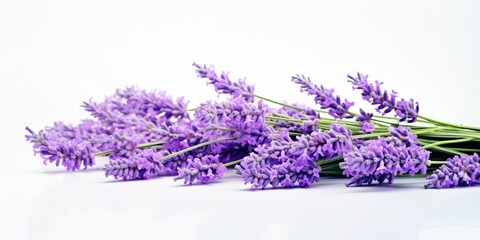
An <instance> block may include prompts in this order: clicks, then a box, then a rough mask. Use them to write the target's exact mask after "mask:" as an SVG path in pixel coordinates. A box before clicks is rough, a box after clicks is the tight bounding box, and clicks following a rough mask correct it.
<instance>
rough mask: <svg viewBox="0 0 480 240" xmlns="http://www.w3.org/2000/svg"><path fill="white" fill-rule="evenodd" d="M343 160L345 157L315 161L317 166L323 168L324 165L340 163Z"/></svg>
mask: <svg viewBox="0 0 480 240" xmlns="http://www.w3.org/2000/svg"><path fill="white" fill-rule="evenodd" d="M342 159H343V157H334V158H331V159H319V160H317V161H315V165H317V166H322V165H325V164H328V163H332V162H335V161H339V160H342Z"/></svg>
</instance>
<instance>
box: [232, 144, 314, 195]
mask: <svg viewBox="0 0 480 240" xmlns="http://www.w3.org/2000/svg"><path fill="white" fill-rule="evenodd" d="M247 158H248V160H247V161H244V162H242V163H241V164H240V165H237V166H235V172H236V173H237V174H238V175H241V176H242V178H243V181H244V183H245V184H247V183H249V184H252V188H257V189H258V188H261V189H264V188H266V187H267V186H269V185H271V186H272V187H273V188H277V187H284V188H289V187H295V186H299V187H309V186H310V185H311V184H312V183H315V182H318V180H319V179H320V175H319V173H320V170H321V168H320V167H319V166H316V165H315V162H314V161H312V160H311V159H310V158H307V159H305V158H303V157H299V158H297V159H291V158H290V159H288V161H285V162H282V163H280V164H276V165H273V166H270V165H269V164H267V161H265V159H264V158H263V157H261V156H259V155H258V154H255V153H252V154H251V155H250V156H248V157H246V159H247Z"/></svg>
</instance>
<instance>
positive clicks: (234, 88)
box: [193, 63, 255, 102]
mask: <svg viewBox="0 0 480 240" xmlns="http://www.w3.org/2000/svg"><path fill="white" fill-rule="evenodd" d="M193 66H194V67H196V68H197V70H196V72H197V75H198V77H200V78H206V79H207V83H208V84H212V85H213V86H214V87H215V91H216V92H217V93H218V94H229V95H231V96H232V97H242V98H243V99H245V100H246V101H247V102H253V99H254V91H255V88H254V86H253V85H248V84H246V83H245V79H239V80H238V81H237V82H233V81H232V80H230V78H229V77H228V73H226V72H222V74H220V76H218V75H217V73H216V72H215V69H214V67H213V65H212V66H210V67H208V66H207V65H203V66H202V65H200V64H198V63H193Z"/></svg>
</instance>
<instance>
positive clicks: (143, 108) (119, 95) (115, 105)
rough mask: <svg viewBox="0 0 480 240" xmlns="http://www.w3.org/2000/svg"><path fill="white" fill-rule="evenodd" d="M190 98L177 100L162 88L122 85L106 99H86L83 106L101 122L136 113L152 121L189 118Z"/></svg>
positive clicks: (107, 122)
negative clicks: (98, 100) (151, 88)
mask: <svg viewBox="0 0 480 240" xmlns="http://www.w3.org/2000/svg"><path fill="white" fill-rule="evenodd" d="M187 104H188V103H187V102H185V101H184V100H183V98H178V99H177V100H176V101H174V100H173V99H172V98H171V97H170V96H168V95H166V93H165V92H162V91H150V92H148V91H145V90H140V89H138V88H134V87H130V88H126V89H125V90H120V89H118V90H117V91H116V93H115V94H114V95H112V96H109V97H106V98H105V100H104V101H103V102H100V103H97V102H93V101H92V100H90V101H88V102H84V103H83V104H82V107H83V108H85V110H86V111H88V112H90V113H91V114H92V116H94V117H95V118H97V119H98V120H99V121H100V122H102V123H105V124H109V125H115V124H121V123H124V121H125V120H124V119H123V118H124V116H128V115H134V116H137V117H140V118H143V119H146V120H148V121H151V122H157V121H160V122H162V121H165V120H168V119H170V118H178V119H182V118H188V117H189V116H188V112H187V110H186V109H187Z"/></svg>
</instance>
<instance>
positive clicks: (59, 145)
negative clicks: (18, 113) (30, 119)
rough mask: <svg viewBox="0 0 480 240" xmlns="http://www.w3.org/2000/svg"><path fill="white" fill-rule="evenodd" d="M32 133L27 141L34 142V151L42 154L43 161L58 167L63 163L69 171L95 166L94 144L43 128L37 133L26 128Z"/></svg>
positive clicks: (27, 137) (27, 136)
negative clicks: (67, 137) (45, 130)
mask: <svg viewBox="0 0 480 240" xmlns="http://www.w3.org/2000/svg"><path fill="white" fill-rule="evenodd" d="M26 130H27V131H28V132H29V133H30V135H26V136H25V137H26V139H27V141H29V142H31V143H33V150H34V153H35V154H37V153H39V154H40V157H41V158H42V159H43V163H44V164H45V165H46V164H47V163H48V162H50V163H55V164H56V165H57V167H58V166H59V165H60V164H61V165H62V166H64V167H66V168H67V170H69V171H75V170H77V169H80V168H81V167H82V166H83V167H84V168H87V167H90V166H93V165H94V164H95V158H94V157H93V151H92V145H90V144H89V143H88V141H86V140H82V139H71V140H69V139H66V138H61V137H59V136H57V134H54V133H51V132H44V131H43V130H41V131H40V132H38V133H35V132H34V131H32V130H31V129H30V128H28V127H27V128H26Z"/></svg>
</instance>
